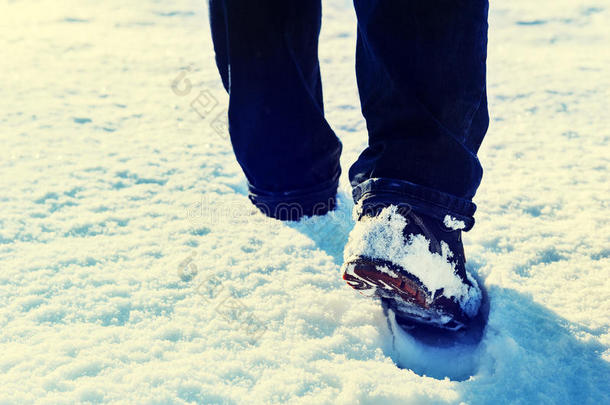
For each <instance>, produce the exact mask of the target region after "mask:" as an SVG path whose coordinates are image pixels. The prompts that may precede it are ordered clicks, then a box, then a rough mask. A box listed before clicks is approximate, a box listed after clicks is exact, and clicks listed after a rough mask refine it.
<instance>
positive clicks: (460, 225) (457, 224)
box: [443, 214, 466, 231]
mask: <svg viewBox="0 0 610 405" xmlns="http://www.w3.org/2000/svg"><path fill="white" fill-rule="evenodd" d="M443 224H445V226H446V227H447V228H449V229H453V230H454V231H455V230H459V229H464V228H466V224H465V223H464V221H460V220H459V219H457V218H454V217H452V216H451V215H449V214H447V215H445V218H443Z"/></svg>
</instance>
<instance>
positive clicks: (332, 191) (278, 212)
mask: <svg viewBox="0 0 610 405" xmlns="http://www.w3.org/2000/svg"><path fill="white" fill-rule="evenodd" d="M338 186H339V173H337V174H335V175H334V176H333V177H332V178H331V179H330V180H329V181H327V182H324V183H322V184H319V185H317V186H315V187H310V188H303V189H298V190H290V191H265V190H261V189H259V188H257V187H254V186H253V185H251V184H249V183H248V190H249V195H248V198H249V199H250V201H252V203H253V204H254V205H255V206H256V207H257V208H258V209H259V210H260V211H261V212H262V213H263V214H265V215H267V216H268V217H271V218H276V219H280V220H282V221H298V220H299V219H301V218H302V217H304V216H312V215H324V214H326V213H327V212H328V211H331V210H333V209H334V208H335V204H336V195H337V187H338Z"/></svg>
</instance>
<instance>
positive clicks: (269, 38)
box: [210, 0, 489, 227]
mask: <svg viewBox="0 0 610 405" xmlns="http://www.w3.org/2000/svg"><path fill="white" fill-rule="evenodd" d="M354 5H355V7H356V14H357V16H358V36H357V44H356V74H357V80H358V89H359V92H360V102H361V106H362V113H363V115H364V117H365V119H366V123H367V128H368V133H369V146H368V147H367V148H366V149H365V150H364V151H363V152H362V154H361V155H360V157H359V158H358V160H357V161H356V162H355V163H354V164H353V165H352V167H351V168H350V171H349V177H350V181H351V184H352V186H353V187H354V200H355V201H357V202H358V201H362V202H363V203H364V205H367V204H389V203H398V202H402V203H407V204H409V205H410V206H412V207H413V208H414V209H416V210H420V211H425V212H426V213H428V214H429V215H433V216H435V217H438V218H442V217H444V215H446V214H451V215H453V216H455V217H457V218H461V219H463V220H466V222H467V225H468V227H471V226H472V224H473V221H474V220H473V218H472V216H473V214H474V211H475V209H476V207H475V205H474V204H473V203H472V198H473V196H474V194H475V192H476V189H477V187H478V185H479V183H480V181H481V176H482V168H481V165H480V163H479V160H478V159H477V155H476V153H477V150H478V148H479V146H480V144H481V141H482V140H483V137H484V135H485V132H486V131H487V127H488V123H489V118H488V113H487V97H486V85H485V72H486V64H485V61H486V52H487V11H488V2H487V0H425V1H423V0H355V1H354ZM210 21H211V27H212V37H213V40H214V49H215V52H216V63H217V66H218V69H219V71H220V75H221V77H222V81H223V84H224V86H225V88H226V90H227V91H228V92H229V100H230V101H229V132H230V135H231V142H232V145H233V148H234V151H235V155H236V157H237V160H238V162H239V164H240V165H241V167H242V168H243V170H244V173H245V175H246V178H247V180H248V183H249V188H250V199H251V200H252V201H253V203H255V204H256V205H257V206H258V207H259V208H260V209H261V210H262V211H264V212H265V213H266V214H267V215H269V216H272V217H276V218H280V219H298V218H299V217H300V216H302V215H312V214H323V213H325V212H326V211H327V210H329V209H332V208H333V206H334V198H335V194H336V189H337V184H338V178H339V174H340V172H341V169H340V167H339V156H340V153H341V142H340V141H339V140H338V139H337V137H336V136H335V134H334V132H333V130H332V129H331V127H330V126H329V125H328V123H327V122H326V120H325V118H324V106H323V101H322V85H321V81H320V68H319V62H318V49H317V48H318V35H319V32H320V23H321V2H320V1H319V0H318V1H316V0H301V1H299V0H261V1H255V0H210Z"/></svg>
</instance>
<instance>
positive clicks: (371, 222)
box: [344, 205, 481, 316]
mask: <svg viewBox="0 0 610 405" xmlns="http://www.w3.org/2000/svg"><path fill="white" fill-rule="evenodd" d="M397 209H398V208H397V207H396V206H395V205H390V206H389V207H386V208H384V209H383V210H382V211H381V212H380V213H379V214H378V215H377V216H375V217H372V218H371V217H363V219H361V220H360V221H358V222H357V223H356V226H355V227H354V230H353V231H352V232H351V234H350V236H349V241H348V243H347V245H346V246H345V255H344V260H345V262H350V261H353V260H355V259H356V258H358V257H367V258H371V259H382V260H387V261H388V262H390V263H393V264H396V265H397V266H399V267H401V268H403V269H405V270H406V271H407V272H409V273H411V274H412V275H414V276H415V277H417V278H418V279H419V280H420V281H421V282H422V284H423V285H424V286H426V288H427V289H428V291H430V293H431V296H430V297H428V301H429V302H432V298H433V296H434V293H435V291H437V290H442V295H444V296H445V297H447V298H450V299H454V300H456V301H457V302H459V304H460V306H461V307H462V309H464V312H466V313H467V314H468V315H469V316H474V315H475V314H476V311H477V309H478V308H479V303H480V301H481V291H480V290H479V288H478V286H477V284H476V281H475V282H474V286H475V287H469V286H468V285H466V284H464V283H463V282H462V280H461V279H460V278H459V276H457V275H456V274H455V262H453V261H452V260H451V258H452V257H453V252H452V251H451V249H449V246H448V245H447V243H445V242H443V241H441V254H438V253H432V252H431V251H430V241H429V240H428V239H426V237H425V236H424V235H413V234H411V235H408V236H407V237H405V236H404V234H403V230H404V228H405V227H406V226H407V221H406V219H405V217H403V216H402V215H400V214H398V212H397ZM384 269H385V271H387V269H386V268H385V267H380V270H384ZM388 274H390V275H392V273H391V272H388Z"/></svg>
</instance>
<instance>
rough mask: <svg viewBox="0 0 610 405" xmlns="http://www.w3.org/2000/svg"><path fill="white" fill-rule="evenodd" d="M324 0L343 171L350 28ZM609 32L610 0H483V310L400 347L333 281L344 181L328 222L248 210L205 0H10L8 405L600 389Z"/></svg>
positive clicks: (3, 113)
mask: <svg viewBox="0 0 610 405" xmlns="http://www.w3.org/2000/svg"><path fill="white" fill-rule="evenodd" d="M324 6H325V15H324V26H323V31H322V38H321V48H320V59H321V63H322V69H323V79H324V83H325V101H326V110H327V116H328V119H329V121H330V123H331V124H332V125H333V127H334V128H335V129H336V131H337V134H338V135H339V136H340V138H341V139H342V141H343V143H344V146H345V149H344V151H345V153H344V156H343V167H344V169H347V167H348V166H349V164H350V163H351V162H352V161H353V160H354V159H355V157H356V155H357V154H358V153H359V151H360V150H361V149H362V147H363V145H364V144H365V142H366V132H365V125H364V122H363V120H362V118H361V116H360V113H359V104H358V98H357V91H356V86H355V75H354V69H353V63H354V55H353V54H354V52H353V50H354V44H355V27H356V26H355V24H356V23H355V17H354V13H353V11H352V8H351V4H350V2H349V1H348V0H333V1H330V0H329V1H327V2H325V4H324ZM609 23H610V4H609V3H608V1H607V0H605V1H603V0H586V1H574V0H555V1H547V2H536V1H530V0H513V1H505V2H492V6H491V12H490V25H491V31H490V47H489V102H490V110H491V115H492V122H491V127H490V130H489V134H488V136H487V138H486V140H485V142H484V143H483V147H482V149H481V152H480V157H481V160H482V163H483V165H484V167H485V170H486V172H485V176H484V179H483V184H482V186H481V188H480V190H479V193H478V195H477V197H476V200H475V202H476V203H477V204H478V206H479V211H478V213H477V217H476V218H477V225H476V226H475V228H474V229H473V230H472V231H471V232H469V233H467V234H466V235H465V243H466V249H467V257H468V260H469V268H470V269H471V270H472V271H474V272H477V273H478V274H479V275H480V276H481V277H482V278H483V279H484V281H485V284H486V286H487V288H488V290H489V295H490V299H491V311H490V318H489V328H488V331H487V334H486V337H485V339H484V341H483V343H482V345H481V347H480V348H479V350H477V351H476V352H474V353H470V359H469V361H468V362H463V361H462V360H460V359H459V357H452V356H445V357H443V356H444V354H442V353H441V354H439V353H436V352H427V351H426V350H424V349H423V348H421V347H418V346H416V345H411V346H409V345H403V346H400V347H398V349H400V350H397V349H396V348H395V347H394V346H393V345H392V337H391V335H390V332H389V330H388V326H387V323H386V319H385V318H384V316H383V314H382V311H381V309H380V308H379V306H378V304H377V303H376V302H374V301H372V300H368V299H366V298H365V297H362V296H361V295H359V294H358V293H356V292H355V291H354V290H352V289H351V288H349V287H347V286H346V285H345V283H344V282H343V281H342V280H341V278H340V274H339V265H340V262H341V255H342V253H341V252H342V248H343V245H344V243H345V240H346V237H347V233H348V232H349V230H350V229H351V227H352V226H353V223H352V221H351V219H350V211H351V207H352V203H351V201H350V199H349V188H348V187H347V181H346V178H345V176H344V177H343V178H342V191H341V195H340V197H341V200H340V207H339V210H338V211H336V212H333V213H331V214H329V215H328V216H326V217H322V218H315V219H309V220H305V221H302V222H300V223H282V222H278V221H274V220H269V219H266V218H264V217H262V216H261V215H260V214H258V213H256V212H255V211H254V210H253V209H252V208H251V207H250V206H249V204H248V202H247V198H246V187H245V182H244V179H243V176H242V174H241V172H240V170H239V167H238V166H237V164H236V163H235V162H234V159H233V156H232V152H231V149H230V144H229V141H228V139H227V137H226V133H225V131H224V121H223V119H222V115H223V113H224V109H225V107H226V102H227V98H226V95H225V94H224V92H223V90H222V88H221V84H220V80H219V78H218V77H217V72H216V70H215V66H214V63H213V52H212V45H211V40H210V35H209V29H208V26H207V11H206V8H205V4H204V2H202V1H194V0H174V1H172V0H167V1H158V0H157V1H144V0H140V1H132V2H123V1H118V0H108V1H104V2H99V1H91V0H80V1H76V0H63V1H60V2H57V1H51V0H31V1H3V2H2V4H1V5H0V33H1V35H0V61H1V62H0V63H1V66H2V67H1V68H0V72H1V73H2V85H0V123H1V125H0V140H1V143H0V145H2V154H3V158H2V160H1V161H0V164H1V170H0V187H1V190H2V194H1V195H0V328H1V332H0V403H10V404H24V403H32V402H39V403H53V404H58V403H75V402H92V403H97V402H123V403H142V404H144V403H150V404H165V403H178V404H181V403H206V404H215V403H217V404H241V403H291V404H298V403H302V404H318V403H329V404H330V403H333V404H335V403H336V404H358V403H361V404H397V403H426V404H428V403H455V404H458V403H467V404H481V403H490V404H491V403H494V404H495V403H523V404H530V403H557V404H568V403H579V404H580V403H589V404H601V403H609V402H610V388H609V387H610V382H609V381H610V348H609V347H610V334H609V331H608V326H609V324H610V320H609V314H610V281H609V280H610V272H609V268H610V261H609V259H608V253H609V246H610V240H609V235H610V226H609V224H608V201H609V199H610V187H609V182H608V157H609V156H610V150H609V147H608V139H609V136H610V130H609V127H610V120H609V119H608V99H609V97H610V74H609V73H610V72H609V70H608V66H610V51H609V47H608V44H609V43H610V30H608V24H609ZM172 82H174V84H175V85H174V86H173V87H172ZM217 117H220V118H217ZM345 171H347V170H345ZM396 364H398V365H400V366H401V367H403V368H399V367H397V365H396ZM445 377H447V378H445Z"/></svg>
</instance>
